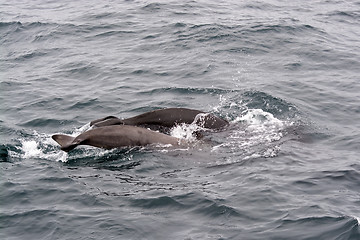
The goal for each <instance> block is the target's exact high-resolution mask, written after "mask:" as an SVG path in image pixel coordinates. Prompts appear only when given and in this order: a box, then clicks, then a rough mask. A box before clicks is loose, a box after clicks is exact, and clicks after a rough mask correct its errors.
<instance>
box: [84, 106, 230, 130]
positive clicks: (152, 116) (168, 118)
mask: <svg viewBox="0 0 360 240" xmlns="http://www.w3.org/2000/svg"><path fill="white" fill-rule="evenodd" d="M181 123H186V124H191V123H195V124H197V125H199V126H200V127H203V128H207V129H213V130H219V129H222V128H224V127H226V126H228V125H229V122H228V121H226V120H224V119H222V118H219V117H217V116H215V115H214V114H211V113H206V112H202V111H199V110H194V109H188V108H165V109H159V110H155V111H151V112H146V113H143V114H140V115H137V116H135V117H131V118H126V119H119V118H117V117H114V116H108V117H104V118H100V119H97V120H94V121H92V122H90V126H94V127H102V126H110V125H122V124H123V125H132V126H142V127H149V128H150V129H156V130H159V128H161V127H165V128H171V127H174V126H175V125H177V124H181Z"/></svg>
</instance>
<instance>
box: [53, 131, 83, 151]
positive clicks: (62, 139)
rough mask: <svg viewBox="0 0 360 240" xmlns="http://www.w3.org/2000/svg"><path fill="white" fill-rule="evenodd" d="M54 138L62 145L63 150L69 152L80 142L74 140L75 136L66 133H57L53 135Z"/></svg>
mask: <svg viewBox="0 0 360 240" xmlns="http://www.w3.org/2000/svg"><path fill="white" fill-rule="evenodd" d="M52 139H54V140H55V141H56V142H57V143H58V144H59V145H60V147H61V150H63V151H65V152H68V151H70V150H72V149H74V148H75V147H76V146H77V145H79V143H76V142H74V139H75V137H72V136H69V135H64V134H55V135H52Z"/></svg>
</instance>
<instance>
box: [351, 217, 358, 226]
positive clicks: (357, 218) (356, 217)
mask: <svg viewBox="0 0 360 240" xmlns="http://www.w3.org/2000/svg"><path fill="white" fill-rule="evenodd" d="M352 217H353V218H354V219H356V221H357V224H358V226H360V218H359V217H356V216H352Z"/></svg>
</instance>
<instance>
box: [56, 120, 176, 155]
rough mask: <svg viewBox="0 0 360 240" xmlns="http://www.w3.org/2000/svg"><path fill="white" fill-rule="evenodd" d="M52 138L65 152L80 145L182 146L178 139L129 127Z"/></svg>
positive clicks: (112, 127) (109, 147)
mask: <svg viewBox="0 0 360 240" xmlns="http://www.w3.org/2000/svg"><path fill="white" fill-rule="evenodd" d="M52 138H53V139H54V140H55V141H56V142H57V143H58V144H59V145H60V146H61V150H63V151H65V152H68V151H70V150H72V149H74V148H75V147H77V146H79V145H89V146H93V147H99V148H104V149H112V148H120V147H128V146H146V145H149V144H171V145H174V146H176V145H179V144H180V141H179V139H178V138H175V137H171V136H169V135H166V134H163V133H159V132H155V131H151V130H149V129H146V128H141V127H135V126H129V125H112V126H104V127H98V128H94V129H91V130H89V131H86V132H84V133H82V134H80V135H79V136H77V137H72V136H69V135H64V134H55V135H53V136H52Z"/></svg>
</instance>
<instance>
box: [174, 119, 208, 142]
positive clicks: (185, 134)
mask: <svg viewBox="0 0 360 240" xmlns="http://www.w3.org/2000/svg"><path fill="white" fill-rule="evenodd" d="M200 129H202V128H201V127H199V126H198V125H196V124H185V123H183V124H179V125H176V126H175V127H173V128H172V129H171V130H170V135H171V136H173V137H176V138H180V139H184V140H185V141H187V142H194V141H196V136H194V133H195V132H196V131H198V130H200Z"/></svg>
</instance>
